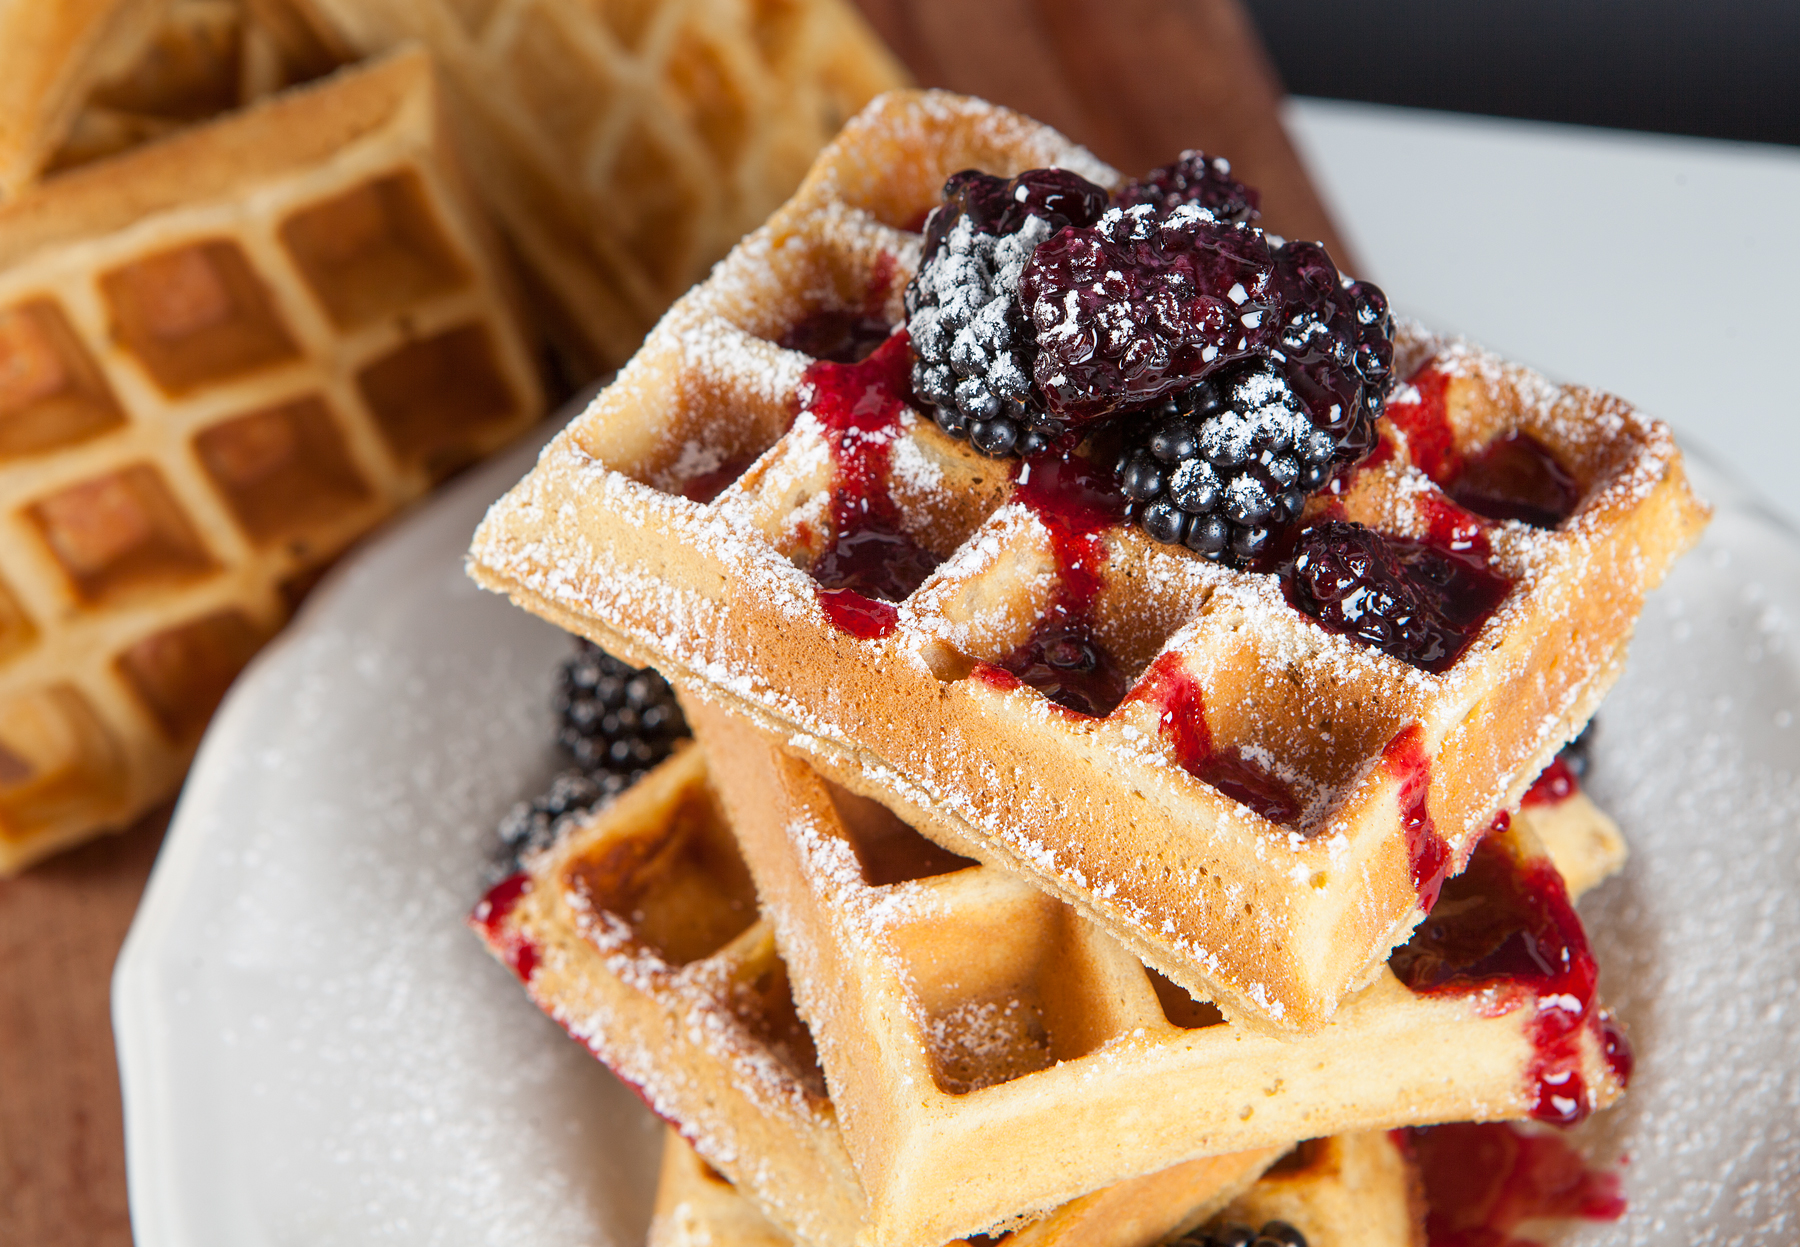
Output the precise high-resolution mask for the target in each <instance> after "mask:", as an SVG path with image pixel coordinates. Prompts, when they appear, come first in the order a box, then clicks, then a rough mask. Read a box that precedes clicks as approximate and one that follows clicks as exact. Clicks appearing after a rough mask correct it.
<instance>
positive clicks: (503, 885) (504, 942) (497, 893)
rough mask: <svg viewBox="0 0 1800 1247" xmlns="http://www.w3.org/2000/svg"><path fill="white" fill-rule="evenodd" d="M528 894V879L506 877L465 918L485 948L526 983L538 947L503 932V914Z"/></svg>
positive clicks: (516, 934) (515, 934)
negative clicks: (485, 945) (486, 943)
mask: <svg viewBox="0 0 1800 1247" xmlns="http://www.w3.org/2000/svg"><path fill="white" fill-rule="evenodd" d="M530 891H531V876H530V875H528V874H525V873H524V872H523V871H520V872H519V873H518V874H516V875H508V876H507V877H506V878H504V879H502V880H501V881H500V882H499V883H496V884H495V885H494V886H493V887H492V888H490V889H489V890H488V894H487V895H486V896H484V897H482V898H481V901H480V903H479V904H477V905H476V906H475V912H474V913H472V914H470V915H469V925H470V926H472V927H474V928H475V929H476V930H477V931H479V932H480V933H481V936H482V938H483V939H485V940H486V941H487V942H488V945H489V947H491V948H493V949H494V950H495V951H496V952H498V953H499V954H500V958H501V960H503V961H504V962H506V964H507V965H509V966H511V967H512V972H513V973H514V974H516V975H518V976H519V978H520V979H521V980H523V981H529V980H530V978H531V974H532V971H534V970H536V969H537V965H538V947H537V945H536V944H534V943H532V942H531V940H530V939H528V938H527V937H526V936H525V935H523V934H521V933H520V932H518V931H508V930H507V929H506V919H507V915H509V914H511V913H512V911H513V909H514V908H515V907H516V906H517V905H518V903H519V902H520V901H522V900H524V899H525V896H526V894H527V893H528V892H530Z"/></svg>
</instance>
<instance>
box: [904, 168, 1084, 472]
mask: <svg viewBox="0 0 1800 1247" xmlns="http://www.w3.org/2000/svg"><path fill="white" fill-rule="evenodd" d="M1106 199H1107V195H1106V191H1105V190H1103V189H1101V188H1100V187H1098V186H1095V185H1094V184H1093V183H1092V182H1089V181H1087V180H1086V179H1085V178H1082V177H1079V176H1077V175H1076V174H1073V173H1070V172H1068V171H1066V170H1063V169H1032V170H1028V171H1027V172H1025V173H1021V174H1019V176H1017V177H1015V178H1013V179H1011V180H1010V181H1008V180H1006V179H1002V178H997V177H993V176H990V175H989V174H986V173H982V172H980V171H978V170H975V169H965V170H963V171H962V172H961V173H956V174H953V175H951V177H950V179H949V180H948V181H947V182H945V183H944V202H943V203H942V204H941V205H940V206H938V207H937V208H935V209H933V210H932V213H931V215H930V217H928V218H927V220H926V224H925V250H924V254H923V257H922V259H921V261H920V264H919V272H918V275H917V276H916V277H914V278H913V280H912V281H911V282H910V283H908V285H907V287H906V317H907V329H908V330H909V332H910V333H911V337H912V348H913V373H912V383H913V392H914V393H915V394H916V395H917V396H918V397H919V398H920V399H921V400H922V401H924V402H925V403H928V404H930V405H931V407H932V410H933V413H934V415H935V417H936V420H937V423H938V426H939V427H940V428H942V429H943V430H944V431H945V432H946V433H948V434H950V435H951V436H952V437H958V438H967V439H968V441H969V443H970V444H971V445H972V446H974V447H975V448H976V449H977V450H979V451H981V452H982V453H983V454H987V455H993V456H996V457H1000V456H1005V455H1011V454H1027V455H1029V454H1037V453H1039V452H1041V451H1043V450H1046V449H1048V448H1049V446H1050V444H1051V443H1052V442H1053V441H1055V440H1056V439H1057V438H1058V437H1059V436H1060V435H1061V434H1062V432H1063V429H1062V427H1061V425H1060V424H1059V423H1058V422H1057V421H1055V420H1053V419H1050V418H1049V417H1048V416H1047V415H1046V413H1045V411H1044V407H1043V403H1042V401H1041V397H1040V396H1039V395H1037V394H1035V393H1034V392H1033V390H1032V384H1031V377H1032V367H1033V362H1034V357H1035V355H1036V345H1035V343H1034V341H1033V339H1032V335H1031V332H1030V327H1029V325H1028V324H1027V323H1026V321H1025V317H1024V314H1023V312H1022V311H1021V310H1020V307H1019V302H1018V297H1017V291H1018V284H1019V274H1020V273H1021V272H1023V271H1024V268H1025V264H1026V261H1028V260H1029V259H1030V258H1031V254H1032V252H1033V251H1034V250H1035V249H1036V248H1037V246H1038V244H1039V243H1041V242H1043V241H1044V239H1046V238H1048V237H1050V236H1051V235H1052V234H1053V233H1055V232H1056V231H1057V230H1059V229H1062V228H1063V227H1065V226H1068V225H1087V224H1090V223H1091V222H1093V221H1094V220H1096V219H1097V218H1098V217H1099V216H1100V214H1101V213H1102V212H1103V211H1104V210H1105V208H1106Z"/></svg>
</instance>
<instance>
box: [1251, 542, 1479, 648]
mask: <svg viewBox="0 0 1800 1247" xmlns="http://www.w3.org/2000/svg"><path fill="white" fill-rule="evenodd" d="M1281 574H1282V580H1283V583H1284V586H1285V588H1286V591H1287V596H1288V601H1289V602H1291V603H1292V604H1293V605H1294V607H1295V608H1296V609H1298V610H1300V611H1302V612H1304V613H1305V614H1307V615H1310V616H1311V617H1312V618H1314V619H1316V620H1318V621H1319V623H1321V624H1323V625H1324V626H1325V627H1326V628H1328V629H1330V630H1331V631H1333V632H1337V633H1341V634H1343V635H1345V636H1350V637H1353V638H1355V639H1356V640H1359V641H1361V642H1363V643H1364V644H1365V645H1371V646H1373V647H1374V648H1376V649H1378V650H1381V651H1382V652H1383V653H1386V654H1391V655H1393V656H1394V657H1395V658H1398V659H1400V660H1401V661H1403V662H1407V663H1411V664H1412V665H1413V666H1415V667H1419V668H1422V669H1423V670H1426V671H1431V672H1435V673H1442V672H1444V671H1447V670H1449V668H1450V666H1451V665H1452V664H1453V663H1455V661H1456V660H1457V658H1458V657H1459V656H1460V655H1461V654H1462V652H1463V650H1464V648H1466V647H1467V645H1468V643H1469V641H1470V640H1471V639H1472V638H1473V637H1474V635H1475V633H1476V632H1477V631H1478V630H1479V629H1480V627H1481V624H1482V622H1483V621H1484V620H1485V619H1486V618H1487V616H1488V615H1489V614H1490V613H1491V612H1492V611H1493V609H1494V607H1496V606H1498V605H1499V603H1500V600H1501V599H1502V598H1503V597H1505V596H1506V592H1507V590H1508V588H1510V582H1509V581H1507V580H1506V579H1505V578H1504V577H1502V576H1500V575H1498V574H1496V573H1495V572H1493V571H1491V570H1490V569H1489V568H1488V567H1487V566H1486V564H1485V562H1483V561H1481V560H1479V559H1477V558H1475V557H1474V556H1471V555H1469V554H1467V553H1462V552H1457V551H1453V550H1449V549H1446V548H1443V547H1440V546H1437V545H1435V544H1433V543H1431V542H1429V541H1415V540H1412V539H1410V538H1404V537H1387V536H1383V535H1382V534H1380V533H1378V532H1376V531H1374V530H1373V529H1371V528H1365V527H1364V526H1363V525H1361V524H1355V523H1350V522H1348V521H1345V520H1328V521H1326V522H1325V523H1323V524H1317V525H1314V526H1312V527H1309V528H1306V529H1304V530H1302V531H1301V533H1300V534H1299V537H1298V539H1297V540H1296V541H1295V543H1294V552H1293V555H1292V557H1291V558H1290V559H1289V560H1288V561H1287V563H1286V564H1285V565H1284V566H1283V567H1282V569H1281Z"/></svg>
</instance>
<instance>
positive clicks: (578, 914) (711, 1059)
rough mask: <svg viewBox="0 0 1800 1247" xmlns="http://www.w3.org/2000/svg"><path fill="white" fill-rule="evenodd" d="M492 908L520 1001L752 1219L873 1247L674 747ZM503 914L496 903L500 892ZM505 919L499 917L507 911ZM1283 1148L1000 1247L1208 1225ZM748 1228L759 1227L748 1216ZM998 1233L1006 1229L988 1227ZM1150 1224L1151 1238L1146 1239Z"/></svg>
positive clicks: (816, 1077)
mask: <svg viewBox="0 0 1800 1247" xmlns="http://www.w3.org/2000/svg"><path fill="white" fill-rule="evenodd" d="M528 878H529V886H528V887H527V888H526V889H525V890H524V891H523V893H522V894H521V893H519V892H516V891H513V889H515V888H517V887H518V885H519V882H520V881H519V880H517V879H515V880H513V881H509V882H508V883H506V884H502V885H501V887H500V888H499V889H496V891H495V892H494V893H492V894H490V897H489V899H488V900H487V901H486V902H484V903H483V908H482V909H479V910H478V911H477V920H476V924H475V925H476V928H477V930H478V931H480V932H481V934H482V935H483V937H484V938H485V939H486V940H487V942H488V944H489V947H490V948H491V949H492V950H493V951H494V953H495V954H496V955H497V956H498V957H499V958H500V959H501V960H502V961H503V962H505V963H506V964H508V965H509V966H511V967H512V968H513V970H514V971H515V972H516V973H518V974H519V975H520V977H521V978H522V979H524V981H525V987H526V990H527V991H528V992H529V993H530V995H531V997H532V999H533V1000H534V1001H535V1002H536V1003H537V1004H538V1005H539V1006H540V1007H541V1008H542V1009H544V1011H545V1012H546V1013H549V1014H550V1015H551V1016H552V1017H554V1018H555V1019H556V1020H557V1021H558V1022H559V1023H561V1024H562V1026H563V1027H564V1028H565V1029H566V1030H568V1031H569V1033H570V1034H571V1035H572V1036H574V1037H575V1038H576V1039H577V1040H579V1041H581V1042H582V1043H584V1044H585V1045H586V1046H587V1047H588V1048H589V1050H590V1051H592V1052H593V1053H594V1055H595V1056H597V1057H598V1058H600V1059H601V1060H602V1061H604V1062H605V1063H606V1064H607V1065H608V1066H609V1067H611V1068H612V1070H613V1071H614V1072H615V1073H617V1074H618V1075H619V1076H620V1077H621V1078H623V1079H625V1080H626V1081H627V1082H629V1083H631V1084H632V1085H633V1086H634V1087H635V1088H636V1089H637V1091H638V1093H639V1094H640V1095H641V1096H642V1097H643V1099H644V1101H645V1102H646V1103H647V1104H648V1105H649V1106H650V1107H651V1109H652V1110H653V1111H655V1112H656V1113H657V1114H658V1115H659V1116H661V1117H662V1118H664V1120H666V1121H669V1122H671V1123H673V1125H674V1126H675V1127H676V1128H677V1129H678V1130H680V1131H681V1133H682V1135H683V1136H684V1137H685V1138H687V1139H688V1140H690V1141H691V1142H692V1143H693V1145H694V1147H696V1148H697V1149H698V1151H699V1154H700V1155H701V1156H703V1157H704V1158H705V1162H706V1163H707V1164H709V1165H711V1166H713V1167H714V1168H716V1169H717V1170H718V1171H719V1172H721V1173H723V1174H726V1175H728V1176H729V1179H730V1181H731V1182H733V1183H735V1184H736V1185H737V1186H738V1187H740V1188H741V1189H742V1190H743V1191H745V1192H747V1193H748V1194H749V1196H750V1197H751V1199H752V1200H753V1202H754V1203H755V1204H756V1206H757V1207H758V1208H760V1209H761V1210H762V1211H763V1212H765V1213H767V1215H768V1216H769V1217H771V1218H773V1219H774V1220H775V1222H777V1223H778V1224H779V1225H780V1226H782V1227H783V1234H784V1236H785V1234H792V1235H794V1236H795V1237H796V1238H798V1239H799V1240H800V1241H802V1242H805V1243H808V1244H810V1245H811V1247H842V1245H844V1244H849V1243H853V1242H855V1243H875V1242H882V1241H901V1242H905V1243H909V1244H914V1245H916V1247H937V1244H939V1243H941V1242H943V1241H944V1239H943V1238H937V1237H931V1231H930V1230H929V1229H923V1230H921V1231H919V1232H917V1233H911V1234H907V1235H903V1236H902V1237H901V1238H900V1239H899V1240H882V1239H872V1238H870V1237H868V1235H867V1233H866V1232H865V1231H866V1228H867V1226H868V1220H867V1206H866V1201H865V1199H864V1196H863V1193H862V1188H861V1185H860V1184H859V1182H858V1180H857V1177H856V1174H855V1171H854V1169H853V1168H852V1166H851V1162H850V1158H849V1155H848V1153H847V1152H846V1151H845V1150H844V1143H843V1139H842V1137H841V1135H840V1134H839V1132H838V1125H837V1118H836V1114H835V1112H834V1110H833V1107H832V1103H831V1101H830V1100H829V1099H828V1098H827V1097H826V1094H825V1083H824V1078H823V1075H822V1074H821V1073H820V1072H819V1070H818V1066H817V1063H816V1061H815V1060H814V1056H813V1047H812V1039H811V1034H810V1032H809V1031H808V1030H807V1029H806V1026H805V1024H804V1023H803V1022H801V1020H800V1019H799V1016H798V1014H797V1013H796V1012H795V1010H794V1004H793V998H792V995H791V993H790V990H789V984H788V977H787V970H786V966H785V964H784V963H783V962H782V960H781V958H780V955H779V954H778V953H777V952H776V951H775V942H774V938H773V934H772V932H771V931H770V928H769V926H768V924H767V923H766V922H763V921H761V920H759V919H758V918H757V917H756V908H755V906H756V902H755V896H754V893H753V892H751V891H750V887H749V879H748V876H747V874H746V873H745V871H744V867H743V864H742V862H741V861H739V860H738V859H737V857H736V850H735V848H734V847H733V842H732V838H731V830H730V828H729V826H728V825H727V823H726V821H725V815H724V812H723V810H722V809H721V807H720V805H719V803H718V800H717V796H716V794H715V793H714V792H713V790H712V788H711V786H710V783H709V781H708V779H707V768H706V764H705V761H704V759H703V756H702V754H701V751H700V750H698V749H692V748H690V749H686V750H684V751H682V752H681V753H678V754H677V755H676V756H675V757H674V758H671V759H670V760H669V761H667V762H665V763H664V764H663V765H661V766H660V767H658V768H657V769H656V770H655V771H653V772H651V774H650V775H648V776H646V777H645V778H644V779H643V780H641V781H640V782H639V783H638V784H637V785H635V786H634V787H633V788H632V789H631V790H629V791H628V792H627V793H626V794H625V795H623V796H622V797H621V798H620V799H619V800H618V801H617V802H616V803H615V804H614V805H612V806H610V807H609V808H608V809H606V810H605V811H603V812H602V813H600V814H599V815H597V816H596V817H595V818H594V819H593V820H591V821H590V822H588V823H586V824H585V825H583V826H581V827H578V828H575V829H572V830H571V831H570V832H568V833H567V834H566V835H565V837H564V838H563V840H562V841H561V842H559V843H558V844H557V845H556V846H554V847H553V848H552V849H551V850H549V851H548V852H547V853H546V854H544V855H542V856H541V857H540V858H539V859H538V860H536V861H535V862H533V863H532V864H531V866H530V867H529V874H528ZM508 895H510V896H512V897H515V898H516V899H514V900H508V901H505V902H500V903H497V902H496V900H495V898H496V897H499V896H508ZM503 906H504V907H503ZM1281 1150H1282V1149H1279V1148H1262V1149H1256V1150H1253V1151H1248V1152H1244V1153H1239V1154H1233V1155H1228V1156H1214V1157H1206V1158H1202V1159H1199V1160H1194V1161H1188V1162H1184V1163H1182V1164H1179V1165H1175V1166H1172V1167H1170V1168H1168V1169H1165V1170H1162V1171H1159V1172H1155V1173H1151V1174H1148V1175H1145V1176H1142V1177H1136V1178H1132V1179H1128V1180H1125V1181H1122V1182H1119V1183H1116V1184H1114V1185H1113V1186H1111V1187H1108V1188H1107V1189H1105V1190H1102V1191H1097V1192H1094V1193H1093V1194H1091V1195H1088V1196H1085V1197H1083V1198H1080V1199H1075V1200H1071V1201H1070V1202H1069V1203H1067V1204H1065V1205H1064V1206H1063V1207H1061V1208H1059V1209H1057V1210H1055V1211H1053V1212H1051V1213H1050V1214H1049V1215H1048V1216H1045V1217H1041V1218H1039V1219H1038V1220H1036V1221H1035V1222H1033V1223H1032V1224H1031V1225H1030V1226H1028V1227H1026V1228H1024V1229H1023V1230H1021V1231H1019V1232H1018V1233H1016V1234H1015V1235H1014V1236H1013V1237H1011V1238H1009V1239H1008V1240H1007V1241H1008V1242H1009V1244H1011V1245H1012V1247H1034V1245H1035V1247H1049V1245H1050V1244H1057V1245H1058V1247H1123V1244H1125V1243H1127V1242H1129V1243H1132V1244H1137V1243H1141V1242H1148V1241H1153V1240H1156V1239H1160V1238H1162V1237H1165V1236H1166V1235H1168V1234H1169V1233H1172V1232H1176V1231H1177V1230H1180V1229H1185V1228H1187V1227H1188V1226H1190V1225H1192V1224H1196V1223H1198V1222H1200V1221H1202V1220H1204V1219H1205V1218H1206V1217H1208V1216H1211V1215H1212V1214H1213V1213H1215V1212H1217V1211H1218V1210H1219V1209H1220V1208H1222V1207H1223V1206H1224V1205H1225V1203H1226V1202H1227V1201H1228V1200H1230V1199H1232V1198H1234V1197H1235V1196H1236V1195H1238V1194H1239V1193H1240V1192H1242V1191H1243V1190H1244V1189H1245V1188H1246V1187H1247V1186H1248V1185H1249V1183H1250V1182H1252V1181H1253V1180H1254V1179H1255V1178H1256V1177H1257V1175H1258V1174H1260V1173H1261V1172H1262V1171H1263V1170H1264V1169H1265V1168H1266V1167H1267V1166H1268V1165H1269V1164H1271V1163H1272V1162H1273V1161H1274V1160H1275V1159H1276V1157H1277V1156H1278V1155H1279V1153H1280V1151H1281ZM758 1219H760V1218H758ZM997 1220H999V1221H1001V1222H1010V1221H1015V1220H1017V1218H1016V1217H1013V1216H1010V1215H1009V1216H1006V1217H1002V1218H998V1219H997ZM1146 1227H1149V1228H1148V1232H1146Z"/></svg>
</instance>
